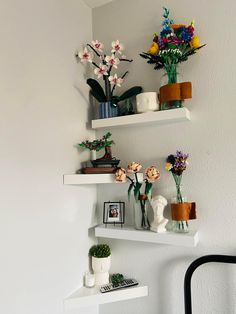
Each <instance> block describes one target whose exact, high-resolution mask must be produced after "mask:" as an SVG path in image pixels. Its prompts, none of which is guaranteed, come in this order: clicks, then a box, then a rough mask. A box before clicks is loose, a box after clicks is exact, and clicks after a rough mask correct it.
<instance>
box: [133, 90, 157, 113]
mask: <svg viewBox="0 0 236 314" xmlns="http://www.w3.org/2000/svg"><path fill="white" fill-rule="evenodd" d="M136 104H137V112H138V113H143V112H148V111H156V110H159V104H158V101H157V93H156V92H147V93H141V94H138V95H137V96H136Z"/></svg>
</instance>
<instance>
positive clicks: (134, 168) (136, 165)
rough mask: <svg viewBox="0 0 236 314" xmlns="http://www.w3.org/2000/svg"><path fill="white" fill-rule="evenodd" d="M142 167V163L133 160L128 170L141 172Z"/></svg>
mask: <svg viewBox="0 0 236 314" xmlns="http://www.w3.org/2000/svg"><path fill="white" fill-rule="evenodd" d="M141 169H142V165H141V164H140V163H138V162H135V161H133V162H131V164H129V165H128V172H130V173H133V172H139V171H140V170H141Z"/></svg>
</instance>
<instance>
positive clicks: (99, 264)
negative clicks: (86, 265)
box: [89, 244, 111, 286]
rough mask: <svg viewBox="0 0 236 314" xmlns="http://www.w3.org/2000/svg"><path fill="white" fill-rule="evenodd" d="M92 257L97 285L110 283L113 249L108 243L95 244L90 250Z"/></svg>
mask: <svg viewBox="0 0 236 314" xmlns="http://www.w3.org/2000/svg"><path fill="white" fill-rule="evenodd" d="M89 256H91V257H92V269H93V272H94V275H95V285H97V286H100V285H105V284H108V283H109V270H110V267H111V249H110V247H109V245H107V244H97V245H93V246H92V247H91V248H90V250H89Z"/></svg>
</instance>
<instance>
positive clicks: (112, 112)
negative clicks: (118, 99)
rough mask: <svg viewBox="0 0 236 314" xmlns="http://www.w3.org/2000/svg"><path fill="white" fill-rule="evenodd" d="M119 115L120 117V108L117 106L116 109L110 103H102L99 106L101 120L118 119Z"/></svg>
mask: <svg viewBox="0 0 236 314" xmlns="http://www.w3.org/2000/svg"><path fill="white" fill-rule="evenodd" d="M118 115H119V108H118V106H117V105H116V107H115V106H113V105H112V103H111V102H110V101H108V102H102V103H100V105H99V118H100V119H106V118H113V117H118Z"/></svg>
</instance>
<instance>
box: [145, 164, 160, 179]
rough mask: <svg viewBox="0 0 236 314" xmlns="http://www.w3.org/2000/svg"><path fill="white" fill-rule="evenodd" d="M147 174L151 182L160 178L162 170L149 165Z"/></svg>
mask: <svg viewBox="0 0 236 314" xmlns="http://www.w3.org/2000/svg"><path fill="white" fill-rule="evenodd" d="M145 174H146V176H147V180H148V181H149V182H155V181H156V180H158V179H159V178H160V172H159V170H158V169H157V167H155V166H151V167H148V168H147V169H146V170H145Z"/></svg>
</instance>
